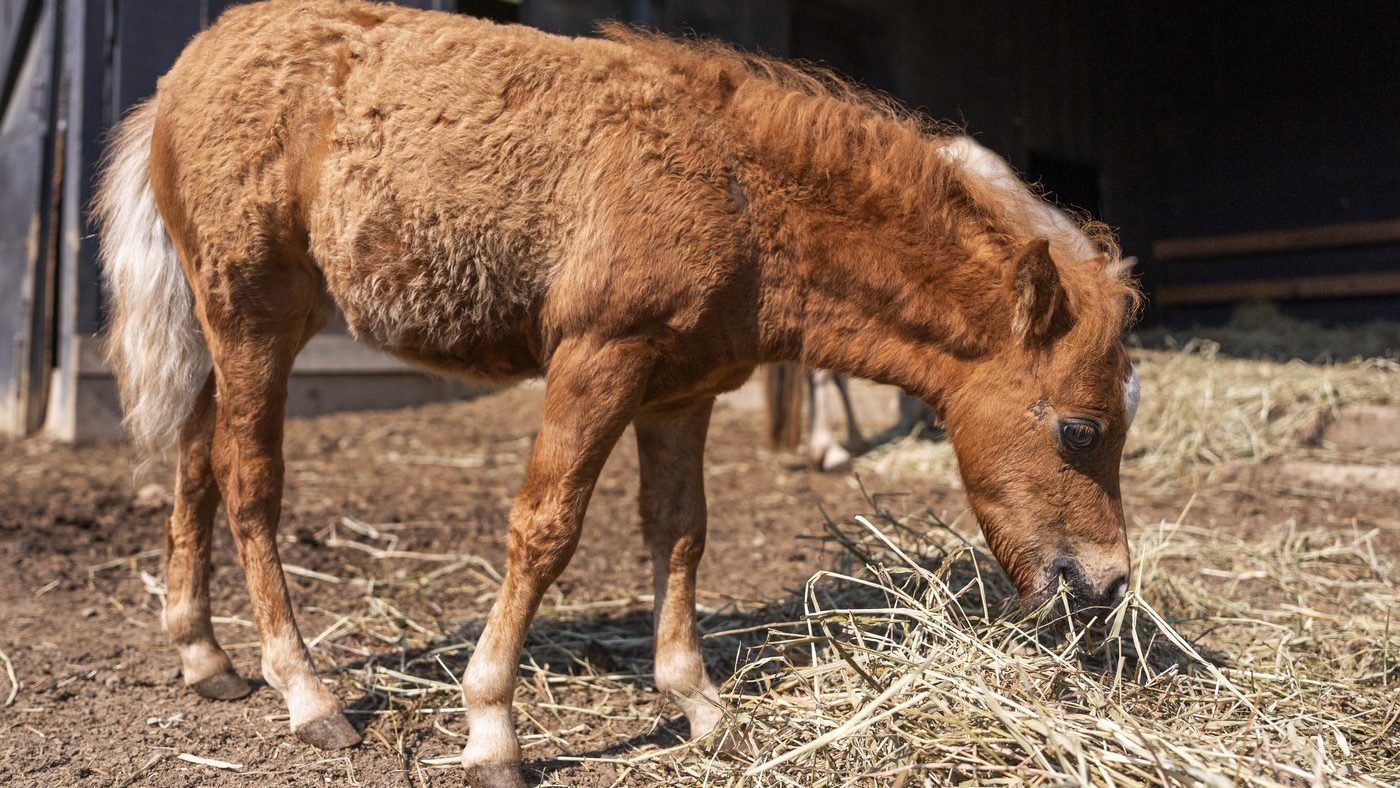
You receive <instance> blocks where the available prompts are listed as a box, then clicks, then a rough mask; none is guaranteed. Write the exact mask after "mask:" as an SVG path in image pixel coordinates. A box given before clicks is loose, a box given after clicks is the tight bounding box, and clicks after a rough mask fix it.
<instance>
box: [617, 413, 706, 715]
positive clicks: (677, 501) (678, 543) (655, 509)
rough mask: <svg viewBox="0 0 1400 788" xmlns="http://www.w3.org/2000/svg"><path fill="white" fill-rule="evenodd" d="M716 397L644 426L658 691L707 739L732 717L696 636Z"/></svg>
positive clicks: (643, 503)
mask: <svg viewBox="0 0 1400 788" xmlns="http://www.w3.org/2000/svg"><path fill="white" fill-rule="evenodd" d="M713 405H714V400H713V399H707V400H705V401H704V402H702V403H699V404H697V405H695V406H693V407H691V408H689V409H688V410H685V411H682V412H680V413H676V412H674V411H671V412H667V413H665V414H656V415H648V416H646V417H643V418H639V419H637V421H636V430H637V451H638V457H639V460H640V465H641V479H642V482H641V494H640V496H639V504H640V508H641V513H642V529H643V535H644V536H645V538H646V542H647V546H648V547H649V548H651V561H652V572H653V574H652V582H653V585H654V588H655V591H656V613H655V625H656V686H657V689H659V690H661V692H662V693H663V694H665V695H668V696H670V697H671V698H673V699H675V701H676V702H677V703H678V704H679V705H680V707H681V711H682V712H684V713H685V716H686V719H687V720H688V721H689V722H690V735H691V736H692V737H695V738H699V737H701V736H704V735H706V734H708V733H709V732H710V731H711V730H713V729H714V727H715V725H716V723H718V722H719V721H720V718H722V717H723V716H724V711H723V707H722V706H721V703H720V699H719V693H718V692H717V691H716V690H715V687H714V685H713V684H712V683H710V677H709V676H708V675H707V674H706V673H705V663H704V660H703V659H701V656H700V638H699V635H698V634H697V633H696V631H695V570H696V567H697V566H698V565H699V563H700V557H701V555H703V554H704V552H705V478H704V472H703V463H704V459H705V433H706V431H707V430H708V428H709V424H710V410H711V408H712V407H713Z"/></svg>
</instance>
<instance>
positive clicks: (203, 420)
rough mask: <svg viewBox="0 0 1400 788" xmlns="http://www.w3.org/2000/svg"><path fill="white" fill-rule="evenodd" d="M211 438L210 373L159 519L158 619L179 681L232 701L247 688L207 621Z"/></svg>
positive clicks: (215, 497)
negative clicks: (168, 507)
mask: <svg viewBox="0 0 1400 788" xmlns="http://www.w3.org/2000/svg"><path fill="white" fill-rule="evenodd" d="M213 440H214V375H213V373H212V372H211V373H210V374H209V377H208V378H207V379H206V380H205V382H204V388H203V390H201V391H200V392H199V398H198V399H197V400H195V404H194V407H193V408H192V409H191V411H190V415H189V417H188V418H186V419H185V425H184V427H183V428H182V429H181V431H180V459H179V466H178V468H177V470H176V475H175V507H174V511H173V512H172V513H171V515H170V518H169V519H168V520H166V521H165V586H166V593H165V610H164V611H163V612H162V613H161V623H162V624H163V625H164V627H165V632H166V634H167V635H168V636H169V637H170V641H171V642H172V643H174V644H175V647H176V648H177V649H179V651H180V666H181V672H182V673H183V675H184V678H185V684H187V685H188V686H189V687H190V688H192V689H193V690H194V691H195V692H197V693H199V694H200V695H203V696H204V697H206V698H213V699H215V700H236V699H238V698H242V697H244V696H246V695H247V694H248V693H250V692H252V691H253V687H252V685H250V684H249V683H248V682H246V681H244V680H243V679H242V678H241V677H239V676H238V674H237V673H234V671H233V662H231V661H230V660H229V658H228V654H226V653H224V650H223V649H222V648H220V647H219V643H218V641H217V640H215V639H214V628H213V626H212V625H211V624H210V623H209V547H210V543H211V541H212V536H213V530H214V515H215V514H216V513H217V510H218V507H219V487H218V485H217V484H216V483H215V481H214V469H213V467H212V466H211V464H210V455H209V453H210V448H211V444H212V443H213Z"/></svg>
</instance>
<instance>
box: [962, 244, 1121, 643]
mask: <svg viewBox="0 0 1400 788" xmlns="http://www.w3.org/2000/svg"><path fill="white" fill-rule="evenodd" d="M1083 268H1084V270H1075V271H1062V270H1061V269H1060V268H1059V267H1057V265H1056V263H1055V260H1054V259H1053V258H1052V257H1051V254H1050V247H1049V245H1048V243H1047V242H1046V241H1044V240H1036V241H1031V242H1030V243H1028V244H1026V245H1025V246H1024V247H1023V248H1022V249H1020V251H1019V252H1017V253H1016V254H1015V255H1014V258H1013V259H1012V260H1010V261H1008V264H1007V275H1006V282H1005V287H1006V288H1007V289H1008V290H1009V292H1010V297H1009V301H1008V303H1009V304H1010V305H1011V309H1012V325H1011V332H1012V336H1011V337H1010V338H1009V341H1007V342H1005V343H1004V344H1003V347H1002V349H1001V350H1000V351H998V352H997V353H996V354H995V355H994V356H993V357H992V358H990V359H988V360H987V361H986V362H985V363H979V364H975V365H971V366H970V367H969V374H968V379H967V380H964V381H961V382H960V385H958V386H957V388H956V393H955V394H954V395H953V396H951V397H950V398H949V399H948V401H947V402H946V403H945V408H944V411H945V417H946V421H947V426H948V430H949V435H950V437H951V439H952V442H953V445H954V447H955V449H956V450H957V455H958V462H959V465H960V466H961V469H962V476H963V481H964V484H965V486H966V488H967V495H968V498H969V500H970V502H971V504H972V508H973V511H974V512H976V514H977V518H978V520H979V521H980V523H981V526H982V530H983V533H984V534H985V535H986V537H987V543H988V544H989V545H990V547H991V549H992V552H993V553H994V554H995V555H996V557H997V560H998V561H1000V562H1001V565H1002V566H1003V567H1004V568H1005V569H1006V571H1007V573H1008V574H1010V575H1011V578H1012V579H1013V580H1014V581H1015V583H1016V586H1017V588H1018V589H1019V590H1020V593H1021V599H1022V604H1023V606H1026V607H1036V606H1038V605H1039V604H1041V603H1042V602H1043V601H1044V600H1046V599H1048V598H1049V597H1050V596H1051V595H1053V594H1054V593H1055V591H1056V590H1057V588H1058V587H1059V584H1060V583H1061V582H1062V581H1063V582H1064V583H1065V584H1066V585H1067V587H1068V588H1069V591H1070V593H1071V596H1072V599H1073V600H1074V602H1073V603H1074V607H1075V608H1076V611H1077V612H1079V613H1080V614H1081V615H1093V614H1098V615H1099V616H1100V618H1102V615H1103V614H1104V613H1106V612H1107V610H1106V609H1105V608H1107V607H1110V606H1113V605H1116V604H1117V603H1118V601H1119V600H1120V599H1121V598H1122V596H1123V594H1124V592H1125V591H1126V590H1127V584H1128V570H1129V559H1128V544H1127V535H1126V532H1125V529H1124V520H1123V503H1122V497H1121V494H1120V492H1119V486H1118V466H1119V463H1120V461H1121V459H1122V454H1123V443H1124V439H1125V437H1126V435H1127V431H1128V426H1129V424H1131V423H1132V420H1133V416H1134V415H1135V413H1136V411H1137V402H1138V380H1137V373H1136V371H1135V370H1134V369H1133V367H1132V365H1131V363H1130V362H1129V360H1128V357H1127V353H1126V351H1125V350H1124V347H1123V344H1122V341H1121V339H1120V332H1121V329H1122V324H1123V320H1122V314H1123V306H1122V300H1123V298H1122V296H1123V295H1124V294H1125V292H1124V291H1125V290H1126V288H1125V286H1124V285H1123V284H1122V283H1121V282H1119V281H1117V279H1116V277H1115V276H1113V274H1111V273H1109V272H1105V271H1103V270H1102V266H1101V265H1095V264H1094V263H1086V264H1085V266H1083ZM1069 274H1073V275H1074V276H1075V279H1074V280H1073V281H1071V280H1069V279H1068V277H1067V275H1069ZM1090 276H1092V277H1094V278H1095V280H1101V281H1091V280H1089V279H1088V277H1090ZM1100 284H1102V285H1104V286H1103V287H1102V292H1099V288H1098V285H1100ZM1086 285H1087V286H1086ZM1108 301H1112V302H1113V303H1111V304H1110V303H1108ZM1101 302H1102V303H1101Z"/></svg>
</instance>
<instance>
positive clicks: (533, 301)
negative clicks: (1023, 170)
mask: <svg viewBox="0 0 1400 788" xmlns="http://www.w3.org/2000/svg"><path fill="white" fill-rule="evenodd" d="M992 158H993V159H994V158H995V157H992ZM97 212H98V216H99V219H100V223H101V249H102V259H103V267H104V272H105V276H106V283H107V284H106V286H107V288H108V292H109V293H110V296H111V299H112V301H113V304H114V307H115V309H114V316H113V318H114V319H113V323H112V325H111V328H110V332H111V360H112V363H113V365H114V368H115V370H116V372H117V376H118V381H119V384H120V389H121V392H122V397H123V401H124V403H125V407H126V410H127V414H128V415H127V423H128V426H129V430H130V432H131V433H132V434H133V436H134V438H135V440H136V441H137V443H138V445H139V446H140V447H141V448H142V449H144V450H145V451H146V452H147V453H148V455H155V456H158V455H159V454H160V453H161V451H162V450H166V449H175V451H176V452H177V458H178V468H177V472H176V481H175V484H176V487H175V495H174V498H175V502H174V511H173V513H172V515H171V517H170V519H169V521H168V522H167V524H166V572H167V583H168V595H167V602H166V608H165V611H164V616H163V624H164V627H165V629H166V631H167V633H168V634H169V637H170V638H171V640H172V641H174V643H175V645H176V646H177V647H178V649H179V653H180V660H181V663H182V666H183V671H184V680H185V682H186V683H187V684H188V685H190V686H191V687H192V688H193V689H194V690H195V691H196V692H198V693H199V694H201V695H204V696H208V697H213V698H235V697H240V696H242V695H244V694H246V693H247V692H248V684H247V682H245V681H244V680H243V679H242V678H240V677H239V676H237V675H236V674H235V673H234V671H233V665H232V663H231V662H230V661H229V657H228V655H227V654H226V653H225V652H224V650H223V649H221V648H220V646H219V644H218V643H217V642H216V641H215V638H214V633H213V630H212V628H211V626H210V619H209V597H208V583H209V574H208V572H209V570H208V567H209V544H210V532H211V527H212V524H213V521H214V516H215V511H216V508H217V507H218V505H219V502H220V501H221V500H222V502H223V505H224V506H225V507H226V511H227V513H228V519H229V525H230V527H231V529H232V531H233V535H234V537H235V541H236V543H237V546H238V556H239V559H240V562H241V564H242V567H243V571H244V573H245V576H246V579H247V585H248V592H249V594H250V596H251V599H252V605H253V611H254V618H255V619H256V624H257V630H258V636H259V639H260V641H261V646H262V671H263V676H264V677H265V678H266V680H267V682H268V683H269V684H270V685H271V686H272V687H273V688H274V689H276V690H277V691H278V692H280V693H281V694H282V696H283V698H284V699H285V702H286V704H287V707H288V709H289V710H290V714H291V727H292V730H293V731H294V732H295V733H296V735H297V736H298V737H299V738H301V739H302V740H303V741H305V742H308V743H310V744H312V745H314V746H317V747H322V748H336V747H343V746H347V745H350V744H353V743H355V742H356V741H358V739H359V734H358V733H357V731H356V730H355V728H353V727H352V726H351V725H350V724H349V723H348V722H347V721H346V719H345V717H344V716H342V711H341V704H340V701H339V700H338V699H337V698H336V696H335V694H334V693H333V692H331V690H330V689H328V688H327V687H326V686H325V685H324V684H322V682H321V680H320V679H319V678H318V677H317V675H316V672H315V670H314V668H313V666H312V663H311V660H310V658H309V656H308V653H307V650H306V646H305V645H304V644H303V642H302V637H301V635H300V633H299V632H298V630H297V625H296V622H295V618H294V616H293V609H292V602H291V599H290V598H289V596H288V593H287V586H286V583H285V580H284V577H283V573H282V568H281V564H280V563H279V560H278V555H277V542H276V531H277V523H278V517H279V511H280V506H281V495H282V483H283V474H284V470H283V459H282V433H283V411H284V401H285V398H286V389H287V378H288V375H289V372H290V370H291V367H292V360H293V358H294V357H295V356H296V354H297V352H298V350H299V349H300V348H301V347H302V346H303V345H304V344H305V343H306V341H307V339H308V338H310V337H311V336H312V335H313V334H314V333H316V331H317V330H318V329H319V328H321V326H322V325H323V324H324V323H325V321H326V319H327V317H328V315H329V314H330V313H331V312H332V310H333V308H334V307H337V306H338V307H339V308H340V310H341V311H343V313H344V315H345V318H346V320H347V322H348V324H349V326H350V327H351V329H352V330H353V331H354V333H355V335H356V336H358V337H359V338H360V339H362V340H364V341H365V342H368V343H371V344H373V345H376V346H378V347H381V348H384V349H385V350H387V351H389V352H391V353H394V354H396V355H397V356H399V357H402V358H405V359H408V360H409V361H412V362H414V363H416V364H419V365H422V366H424V367H426V368H428V369H431V370H434V371H437V372H439V373H442V374H445V375H456V376H464V377H472V378H489V379H493V380H503V381H509V380H517V379H522V378H528V377H531V376H543V377H544V379H545V381H546V393H545V397H544V406H543V415H542V424H541V427H540V431H539V434H538V437H537V438H536V439H535V442H534V447H533V449H532V451H531V454H530V459H529V463H528V467H527V471H526V475H525V482H524V486H523V487H522V489H521V491H520V493H519V496H518V497H517V498H516V500H515V504H514V508H513V509H512V512H511V515H510V520H509V539H508V555H507V568H506V572H505V579H504V582H503V584H502V586H501V588H500V592H499V595H498V597H497V598H496V600H495V603H494V605H493V607H492V609H491V612H490V615H489V618H488V619H487V621H486V624H485V629H484V631H483V632H482V635H481V639H480V641H479V642H478V644H477V646H476V649H475V650H474V651H473V653H472V655H471V660H470V663H469V665H468V667H467V670H466V674H465V676H464V677H463V680H462V685H463V690H464V694H465V702H466V706H467V717H468V721H469V724H470V738H469V741H468V743H467V745H466V748H465V750H464V751H463V753H462V762H463V764H464V765H465V766H466V768H467V772H468V778H469V780H470V781H471V782H473V783H474V784H477V785H518V784H520V780H521V777H520V773H519V762H520V748H519V745H518V744H517V740H516V733H515V728H514V725H513V719H512V709H511V699H512V689H513V687H514V684H515V681H516V672H517V665H518V659H519V655H520V650H521V645H522V643H523V642H524V639H525V633H526V629H527V628H528V626H529V624H530V620H531V618H532V617H533V616H534V614H535V611H536V608H537V607H538V605H539V603H540V598H541V595H542V594H543V593H544V591H545V589H546V588H547V587H548V586H549V585H550V583H552V582H553V581H554V580H555V578H557V577H558V576H559V574H560V572H562V571H563V569H564V567H565V565H566V564H568V562H569V558H570V556H571V555H572V554H573V552H574V548H575V545H577V543H578V540H579V535H580V528H581V525H582V520H583V514H584V509H585V508H586V507H587V505H588V500H589V496H590V494H591V492H592V490H593V485H594V481H595V479H596V477H597V475H598V472H599V469H600V468H601V467H602V465H603V462H604V460H605V459H606V458H607V456H608V453H609V452H610V451H611V450H612V447H613V444H614V443H615V442H616V441H617V439H618V438H619V436H621V435H622V433H623V431H624V429H625V428H626V426H627V425H628V424H632V425H634V426H635V431H636V439H637V444H638V447H639V452H640V463H641V495H640V509H641V531H642V536H643V538H644V539H645V542H646V544H647V546H648V547H649V548H650V551H651V556H652V563H653V572H654V578H653V582H654V584H655V594H656V613H655V629H656V668H655V676H656V683H657V685H658V687H659V688H660V689H661V691H662V692H663V693H666V694H667V695H669V696H670V697H672V698H674V699H675V700H676V701H677V702H678V703H679V706H680V708H681V709H682V710H683V712H684V713H685V716H686V717H687V718H688V720H689V723H690V730H691V733H692V735H694V736H703V735H705V734H706V733H708V732H709V731H710V730H711V729H712V728H713V727H714V726H715V725H716V723H717V722H718V721H719V720H720V718H721V717H722V714H723V712H722V709H721V705H720V701H719V696H718V694H717V693H716V690H715V685H714V684H713V683H711V681H710V679H709V677H708V676H706V674H705V669H704V665H703V663H702V661H701V656H700V647H699V638H698V636H697V634H696V628H695V583H696V566H697V564H698V563H699V561H700V556H701V552H702V551H703V549H704V543H705V493H704V474H703V473H702V469H701V463H702V457H703V454H704V443H705V432H706V427H707V425H708V423H709V419H710V410H711V407H712V405H713V403H714V398H715V396H716V395H717V394H719V393H721V392H724V391H728V390H731V389H733V388H735V387H737V386H739V385H740V384H741V383H743V382H744V380H745V379H747V378H748V377H749V375H750V373H751V372H752V371H753V370H754V368H755V366H756V365H759V364H763V363H769V362H781V361H800V362H801V363H803V364H806V365H808V366H811V367H818V368H822V369H828V370H832V371H834V372H840V373H843V374H850V375H857V376H860V377H864V378H869V379H871V380H875V381H878V382H883V383H889V384H894V385H897V386H900V387H902V388H904V389H906V390H908V391H910V392H913V393H915V394H916V395H918V396H919V397H920V398H922V399H924V400H925V401H927V402H928V403H930V405H932V406H933V407H934V408H935V409H936V410H937V411H938V412H939V413H940V415H941V417H942V419H943V423H944V424H946V425H947V429H948V433H949V436H950V439H951V440H952V442H953V444H954V446H955V447H956V450H957V455H958V459H959V462H960V464H961V471H962V475H963V478H964V481H965V483H966V489H967V495H968V498H969V500H970V502H971V505H972V507H973V509H974V511H975V513H976V515H977V517H978V519H979V521H980V523H981V527H982V529H983V531H984V533H985V535H986V539H987V542H988V544H989V545H990V547H991V550H992V551H993V552H994V553H995V555H996V556H997V558H998V560H999V561H1000V562H1001V564H1002V566H1004V567H1005V569H1006V571H1007V572H1008V573H1009V574H1010V576H1011V577H1012V578H1013V579H1014V581H1015V583H1016V585H1017V586H1018V588H1019V589H1020V592H1021V594H1022V595H1023V597H1024V599H1025V600H1027V602H1028V604H1035V603H1037V602H1038V601H1040V600H1042V599H1044V598H1046V597H1047V595H1048V594H1049V593H1051V592H1052V591H1053V590H1054V589H1056V588H1057V587H1058V586H1059V583H1060V582H1061V581H1064V582H1065V583H1066V584H1067V585H1068V586H1069V588H1071V589H1072V592H1073V597H1074V599H1075V601H1076V604H1077V605H1079V606H1083V607H1086V608H1091V607H1095V606H1101V605H1108V604H1113V603H1114V601H1115V600H1116V599H1118V598H1119V595H1121V594H1122V592H1123V588H1124V586H1125V583H1126V579H1127V573H1128V550H1127V542H1126V537H1125V533H1124V519H1123V510H1122V504H1121V501H1120V494H1119V485H1118V467H1119V461H1120V455H1121V452H1122V448H1123V440H1124V435H1125V433H1126V431H1127V428H1128V422H1129V420H1130V418H1131V415H1132V404H1133V400H1134V397H1135V393H1134V387H1133V386H1132V384H1130V380H1131V378H1132V372H1131V367H1130V364H1129V362H1128V357H1127V355H1126V353H1125V351H1124V348H1123V345H1122V342H1121V333H1122V330H1123V328H1124V326H1125V323H1126V321H1128V319H1129V318H1130V315H1131V314H1132V312H1133V307H1134V304H1135V301H1136V292H1135V289H1134V287H1133V285H1132V284H1131V282H1130V281H1129V280H1128V279H1127V278H1126V276H1125V274H1124V272H1123V271H1122V270H1121V269H1120V266H1119V265H1118V262H1119V260H1118V252H1117V250H1116V248H1115V246H1114V245H1113V243H1112V242H1111V240H1110V239H1108V238H1107V236H1106V235H1104V234H1103V233H1101V232H1098V230H1097V229H1096V228H1095V227H1089V228H1088V230H1089V232H1086V230H1085V228H1083V227H1080V226H1079V225H1077V224H1076V223H1074V222H1069V221H1067V220H1064V219H1063V218H1062V217H1061V218H1057V216H1056V214H1055V213H1054V212H1053V211H1052V210H1051V209H1050V208H1049V207H1048V206H1047V204H1046V203H1044V202H1043V201H1041V200H1040V199H1039V198H1037V197H1036V196H1034V195H1033V194H1032V192H1031V191H1029V190H1028V189H1027V188H1026V187H1025V186H1024V185H1023V184H1022V183H1021V181H1020V180H1018V179H1017V178H1016V177H1015V176H1014V174H1013V173H1011V172H1010V171H1009V170H1008V169H1006V168H1005V167H1004V165H1001V166H997V165H995V164H994V163H989V160H988V159H987V158H986V156H985V151H983V150H982V149H981V148H979V147H978V146H976V145H975V143H972V142H971V141H970V140H968V139H967V138H965V137H956V136H948V135H945V134H941V133H939V132H938V131H937V130H935V129H931V128H929V127H928V126H926V125H924V124H921V123H920V122H919V121H918V120H917V119H915V118H911V117H909V116H907V115H905V114H903V113H901V112H900V111H899V110H897V109H895V108H892V107H891V106H889V105H887V104H886V103H885V102H883V101H882V100H880V99H878V98H873V97H871V96H868V95H866V94H864V93H862V92H861V91H859V90H856V89H854V88H851V87H849V86H846V85H844V84H842V83H840V82H839V81H836V80H833V79H830V78H827V77H824V76H822V75H820V74H814V73H813V72H810V71H806V70H802V69H799V68H795V67H792V66H788V65H784V64H782V63H780V62H776V61H773V60H767V59H758V58H751V57H746V56H744V55H741V54H738V53H736V52H734V51H732V50H729V49H726V48H723V47H721V46H718V45H707V44H686V43H679V42H675V41H672V40H668V39H665V38H661V37H653V36H647V35H643V34H638V33H634V32H629V31H625V30H621V29H616V28H613V29H610V30H609V31H608V36H607V38H606V39H605V40H595V39H569V38H561V37H556V36H551V35H547V34H545V33H541V32H538V31H536V30H532V29H528V28H525V27H517V26H498V25H495V24H491V23H488V22H484V21H478V20H474V19H470V18H466V17H462V16H457V15H450V14H444V13H432V12H422V11H416V10H407V9H400V8H396V7H393V6H387V5H377V4H371V3H365V2H355V1H353V0H347V1H346V2H334V1H330V0H320V1H316V2H312V1H311V0H284V1H279V2H270V3H264V4H254V5H247V6H241V7H237V8H234V9H231V10H230V11H228V12H227V13H225V14H224V15H223V16H222V17H221V18H220V19H219V21H218V22H217V24H215V25H214V26H212V27H211V28H209V29H208V30H206V31H204V32H203V33H201V34H200V35H198V36H197V37H195V38H194V40H192V41H191V42H190V44H189V45H188V46H187V47H186V49H185V50H184V52H183V54H181V56H180V58H179V60H178V62H176V64H175V65H174V67H173V68H172V69H171V70H170V72H169V73H168V74H166V75H165V76H164V77H163V78H162V79H161V80H160V83H159V87H158V89H157V92H156V95H155V96H154V97H153V98H152V99H150V100H149V101H147V102H146V103H144V104H142V105H141V106H140V107H138V108H137V109H135V110H133V111H132V113H131V114H130V115H129V116H128V117H127V118H126V119H125V120H124V121H123V122H122V124H121V126H120V129H119V131H118V133H117V136H116V139H115V141H114V145H113V149H112V151H111V154H110V161H109V162H108V165H107V167H106V169H105V172H104V175H103V177H102V181H101V184H100V188H99V193H98V197H97Z"/></svg>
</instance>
